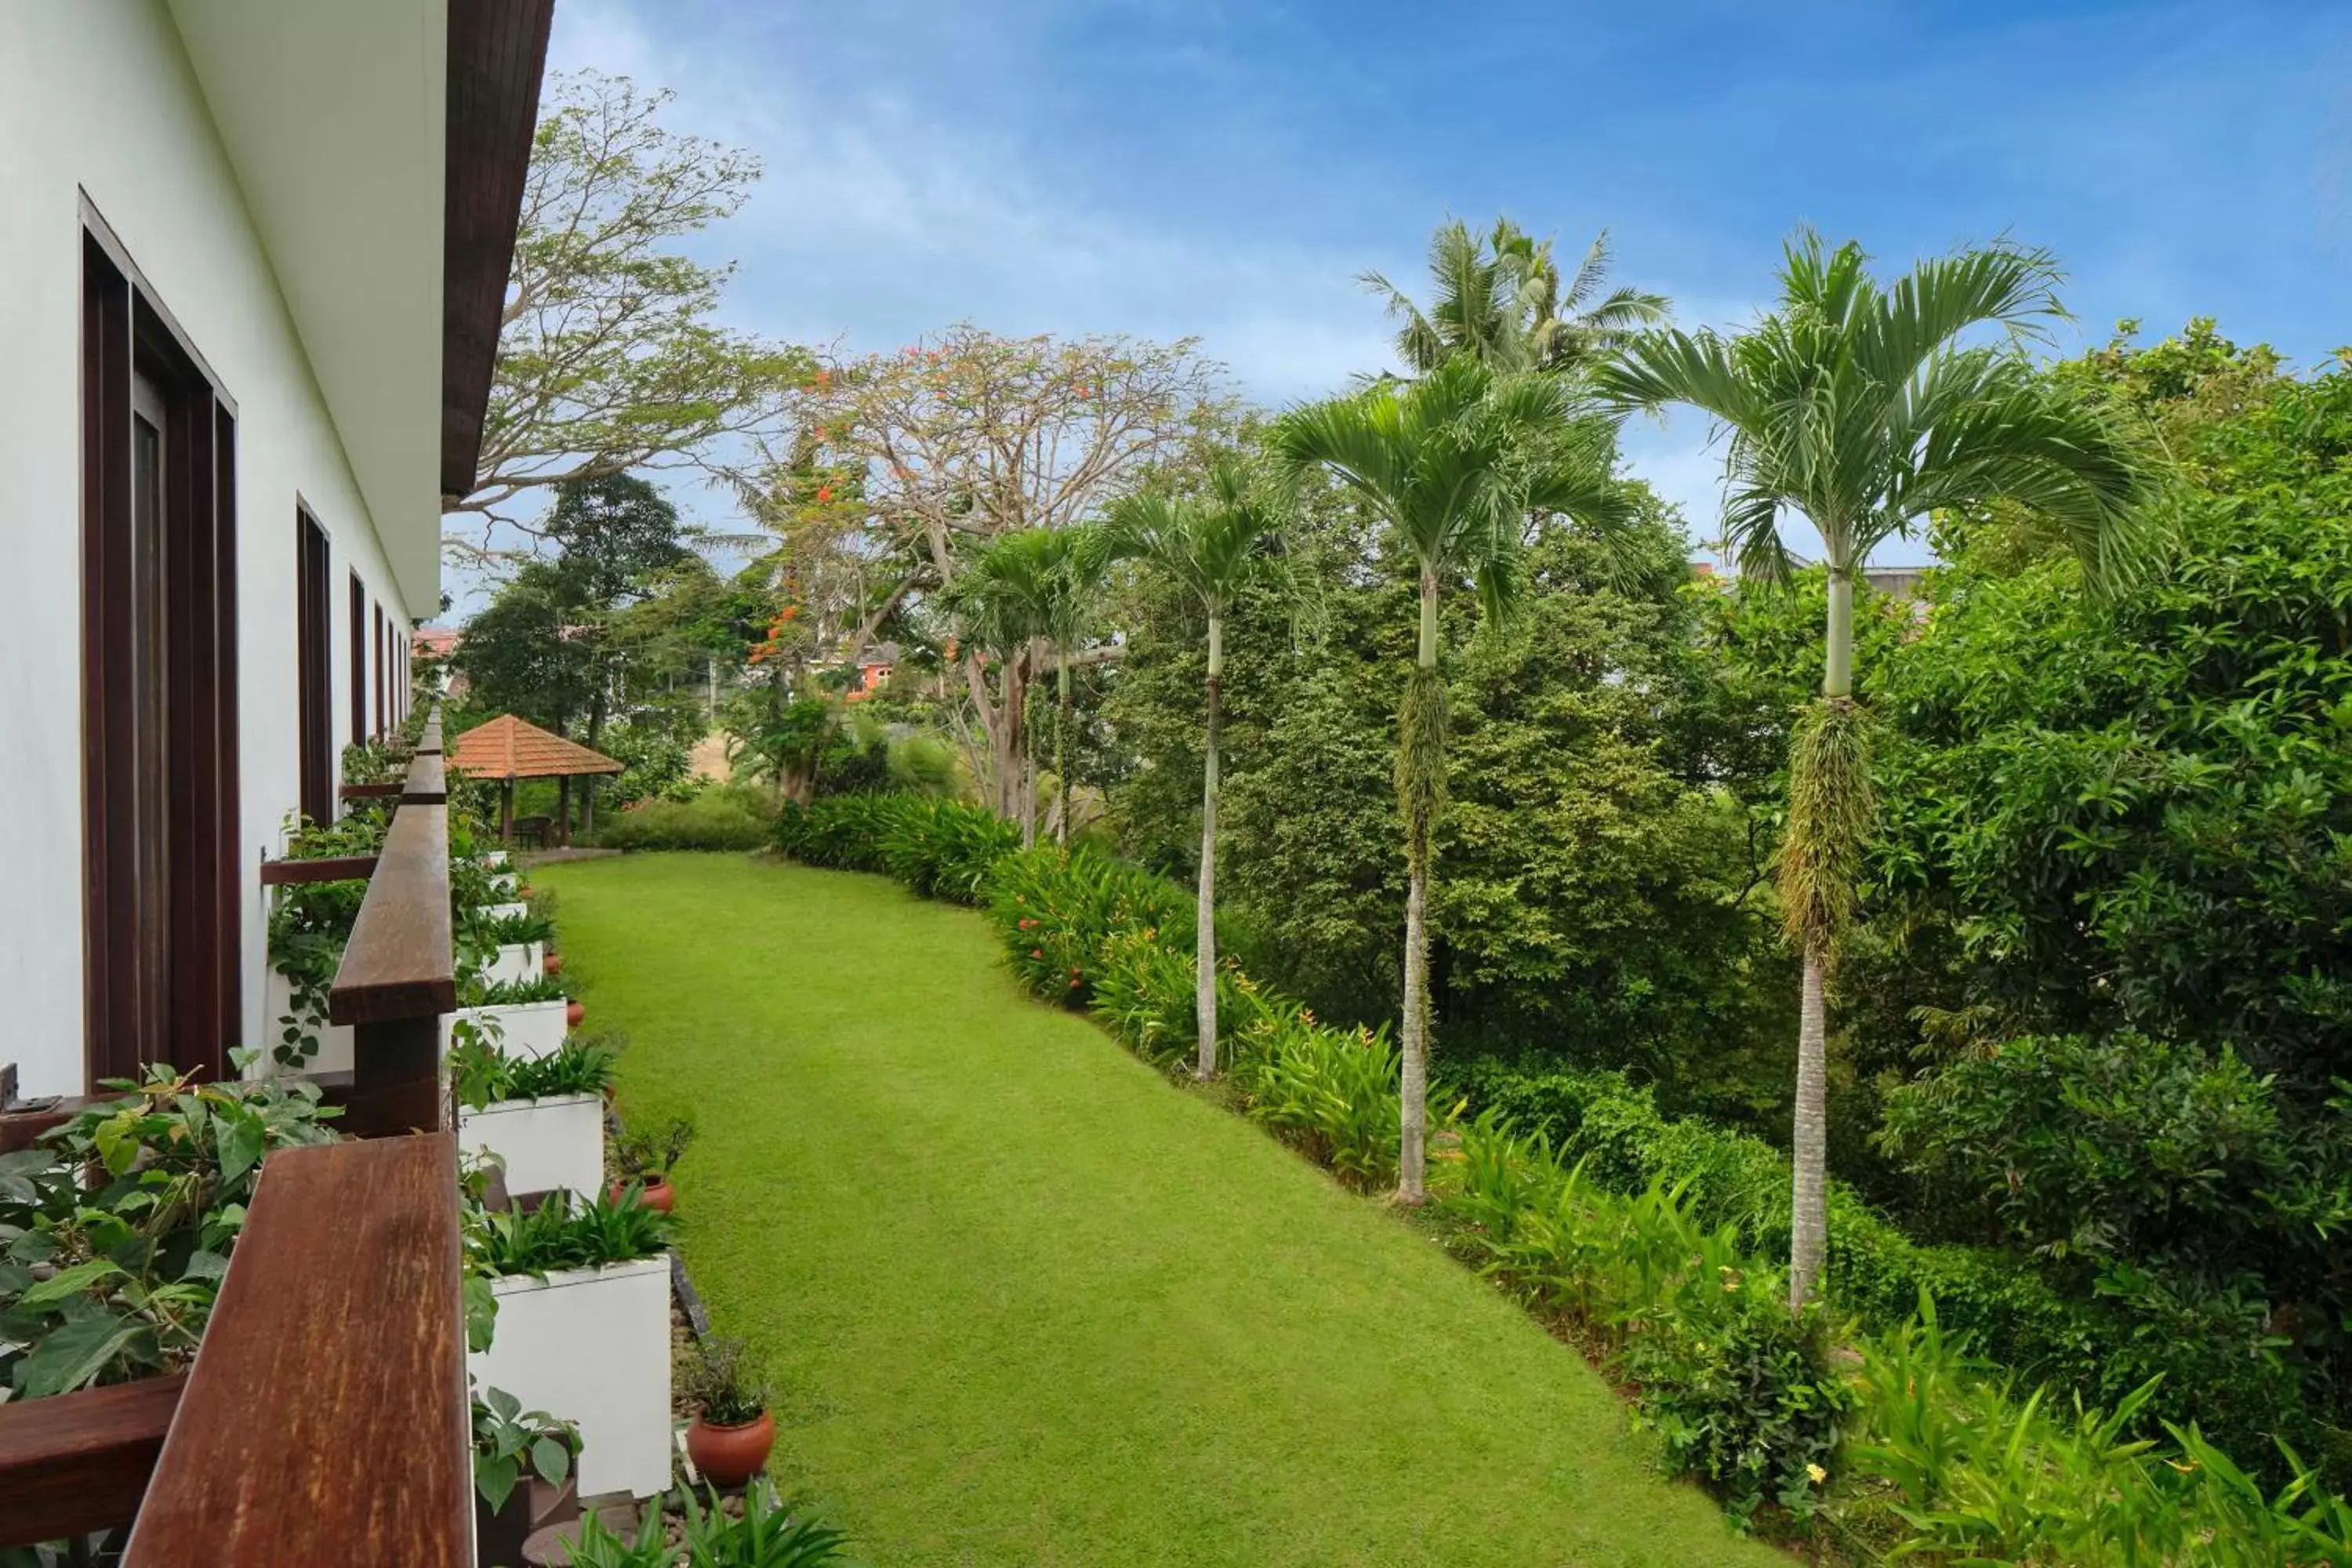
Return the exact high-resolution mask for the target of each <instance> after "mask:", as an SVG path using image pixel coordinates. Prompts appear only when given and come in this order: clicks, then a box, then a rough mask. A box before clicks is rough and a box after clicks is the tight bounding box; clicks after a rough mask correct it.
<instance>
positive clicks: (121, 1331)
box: [16, 1312, 146, 1399]
mask: <svg viewBox="0 0 2352 1568" xmlns="http://www.w3.org/2000/svg"><path fill="white" fill-rule="evenodd" d="M145 1332H146V1330H145V1328H144V1327H143V1326H142V1325H141V1324H140V1323H138V1322H136V1321H132V1320H130V1319H127V1318H114V1317H110V1316H108V1315H107V1314H106V1313H104V1312H89V1313H85V1314H84V1315H82V1316H80V1317H77V1318H73V1319H70V1320H68V1321H67V1322H65V1323H64V1324H63V1325H61V1326H60V1327H58V1329H56V1330H54V1331H51V1332H50V1333H48V1334H47V1335H45V1336H43V1338H42V1340H41V1342H40V1343H39V1344H37V1345H35V1346H34V1347H33V1351H32V1353H31V1354H30V1355H27V1356H26V1358H25V1359H24V1361H23V1362H21V1363H18V1365H17V1368H16V1383H17V1389H18V1392H19V1393H21V1394H23V1395H24V1396H25V1397H26V1398H27V1399H40V1398H45V1397H47V1395H49V1394H69V1393H71V1392H73V1391H74V1390H75V1389H77V1388H82V1387H85V1386H87V1385H88V1384H91V1383H94V1382H96V1381H97V1380H98V1377H99V1375H100V1373H103V1372H104V1371H105V1370H106V1368H107V1365H108V1363H111V1362H112V1361H113V1360H114V1358H115V1357H117V1356H119V1355H121V1354H122V1352H125V1351H127V1350H129V1349H131V1346H132V1345H133V1344H135V1343H137V1342H139V1340H140V1339H141V1338H142V1336H143V1335H144V1334H145Z"/></svg>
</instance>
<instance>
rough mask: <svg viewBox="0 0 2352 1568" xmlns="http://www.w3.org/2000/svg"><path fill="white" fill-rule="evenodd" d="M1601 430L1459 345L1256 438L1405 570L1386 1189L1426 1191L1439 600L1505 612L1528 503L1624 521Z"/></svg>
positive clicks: (1607, 427) (1536, 383) (1539, 385)
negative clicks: (1316, 481) (1353, 503)
mask: <svg viewBox="0 0 2352 1568" xmlns="http://www.w3.org/2000/svg"><path fill="white" fill-rule="evenodd" d="M1615 437H1616V432H1615V426H1614V425H1613V424H1612V422H1611V421H1610V420H1608V419H1606V418H1604V417H1601V416H1598V415H1595V414H1592V413H1591V412H1590V411H1589V410H1587V409H1585V408H1583V407H1581V406H1580V405H1579V404H1578V402H1577V399H1576V388H1575V384H1574V383H1573V382H1572V381H1571V380H1570V378H1567V377H1560V376H1547V375H1530V374H1497V373H1496V372H1495V371H1494V370H1492V369H1490V368H1489V367H1488V366H1487V365H1486V364H1485V363H1481V362H1480V361H1479V360H1477V359H1475V358H1474V357H1472V356H1471V355H1468V354H1459V355H1456V356H1454V358H1452V359H1448V360H1445V361H1444V362H1443V363H1440V364H1439V365H1438V366H1437V367H1436V368H1435V369H1434V370H1432V371H1431V372H1430V373H1429V374H1427V375H1425V376H1423V377H1422V378H1421V379H1420V380H1418V381H1415V382H1410V383H1390V384H1379V385H1375V386H1371V387H1368V388H1366V389H1365V390H1363V391H1362V392H1360V393H1358V394H1356V395H1353V396H1349V397H1341V398H1335V399H1333V400H1331V401H1329V402H1327V403H1320V404H1315V405H1310V406H1307V407H1304V408H1298V409H1294V410H1292V411H1291V412H1290V413H1288V414H1286V415H1284V416H1282V417H1281V418H1280V419H1279V420H1277V421H1276V423H1275V425H1274V426H1273V428H1272V429H1271V430H1270V431H1269V432H1268V435H1267V446H1268V447H1270V448H1271V449H1272V450H1273V451H1274V452H1275V453H1276V455H1278V456H1279V457H1280V458H1283V459H1284V460H1286V462H1288V463H1290V464H1292V465H1293V466H1295V467H1297V468H1313V467H1318V466H1319V467H1322V468H1328V469H1329V470H1330V472H1331V473H1332V474H1334V475H1335V476H1336V477H1337V478H1338V479H1339V480H1340V481H1341V482H1342V483H1343V484H1344V485H1345V486H1347V487H1348V488H1349V489H1351V490H1352V491H1354V492H1355V494H1356V495H1357V496H1358V497H1359V498H1360V500H1362V501H1363V502H1364V504H1365V505H1366V506H1368V507H1369V508H1370V509H1371V510H1373V511H1374V512H1375V513H1377V514H1378V515H1379V516H1380V518H1381V521H1382V522H1383V523H1385V524H1386V525H1387V528H1388V530H1389V531H1390V533H1391V542H1392V543H1393V546H1394V547H1395V549H1396V550H1397V551H1398V552H1400V553H1401V554H1402V555H1403V556H1404V557H1406V558H1407V559H1409V560H1410V561H1411V563H1412V567H1413V570H1414V574H1415V577H1416V583H1417V587H1418V589H1419V594H1418V604H1419V607H1420V637H1419V640H1418V643H1417V645H1416V652H1415V655H1414V660H1413V668H1412V673H1411V675H1410V676H1409V677H1408V678H1407V679H1406V682H1405V689H1404V699H1403V703H1402V708H1401V710H1400V713H1399V721H1398V729H1397V765H1396V783H1397V808H1398V815H1399V816H1400V817H1401V818H1402V822H1403V826H1404V839H1405V863H1406V871H1407V883H1406V893H1405V948H1404V1030H1403V1046H1404V1061H1403V1082H1402V1095H1403V1105H1402V1140H1401V1146H1400V1149H1399V1153H1398V1161H1397V1172H1398V1174H1397V1197H1398V1200H1399V1201H1400V1202H1402V1203H1407V1204H1418V1203H1420V1202H1422V1201H1423V1196H1424V1184H1423V1178H1424V1173H1425V1163H1426V1162H1425V1147H1424V1145H1425V1140H1426V1135H1427V1121H1428V1087H1429V884H1430V871H1431V865H1432V861H1433V847H1434V846H1433V831H1434V828H1435V826H1436V822H1437V817H1438V815H1439V813H1440V812H1441V811H1442V810H1443V808H1444V790H1445V683H1444V679H1443V678H1442V677H1441V676H1440V675H1439V673H1438V668H1437V653H1438V614H1437V612H1438V595H1439V594H1440V593H1441V592H1442V591H1443V589H1444V587H1446V586H1447V585H1449V584H1459V583H1461V582H1462V581H1464V580H1465V579H1467V580H1468V581H1470V582H1471V583H1472V584H1475V588H1476V591H1477V594H1478V599H1479V605H1480V607H1481V609H1482V610H1483V611H1484V613H1485V615H1486V617H1487V619H1488V621H1489V622H1490V623H1492V622H1496V621H1499V620H1502V619H1504V618H1506V617H1507V616H1509V615H1510V614H1511V613H1512V611H1513V610H1514V609H1515V608H1516V607H1517V602H1518V598H1519V594H1520V589H1521V586H1522V576H1521V572H1520V555H1521V552H1522V549H1523V530H1524V528H1525V526H1526V521H1525V520H1526V517H1527V515H1528V513H1529V512H1530V511H1535V512H1564V513H1568V514H1570V515H1571V516H1574V517H1576V518H1578V519H1580V520H1581V521H1585V522H1588V523H1590V524H1591V525H1593V526H1595V527H1597V528H1601V529H1603V530H1607V531H1614V530H1616V529H1617V528H1618V527H1620V526H1621V525H1622V523H1623V522H1624V521H1626V520H1627V517H1628V515H1629V514H1628V508H1627V506H1626V503H1625V499H1624V497H1623V495H1622V492H1621V491H1620V489H1618V488H1617V487H1616V485H1615V484H1614V483H1613V481H1612V478H1611V468H1612V462H1613V460H1614V457H1615V451H1616V438H1615Z"/></svg>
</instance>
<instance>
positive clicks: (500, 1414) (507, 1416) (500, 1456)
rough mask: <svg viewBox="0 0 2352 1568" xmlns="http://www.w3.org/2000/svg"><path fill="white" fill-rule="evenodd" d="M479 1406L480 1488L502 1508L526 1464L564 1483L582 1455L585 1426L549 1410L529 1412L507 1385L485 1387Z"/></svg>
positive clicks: (477, 1456) (548, 1478) (476, 1468)
mask: <svg viewBox="0 0 2352 1568" xmlns="http://www.w3.org/2000/svg"><path fill="white" fill-rule="evenodd" d="M473 1405H474V1489H475V1490H476V1491H478V1492H479V1493H481V1494H482V1500H483V1501H484V1502H486V1503H488V1504H489V1505H490V1511H491V1512H493V1513H496V1512H497V1511H498V1510H500V1509H502V1508H504V1507H506V1505H507V1499H508V1498H509V1497H511V1496H513V1495H514V1489H515V1487H516V1485H517V1483H519V1482H520V1481H521V1480H522V1479H523V1476H524V1473H525V1467H526V1466H528V1467H529V1470H530V1474H532V1475H535V1476H537V1477H538V1478H539V1479H541V1480H542V1481H545V1482H546V1483H547V1484H548V1485H549V1486H551V1487H560V1486H562V1484H563V1483H564V1482H565V1481H566V1480H567V1479H570V1478H571V1475H572V1463H573V1461H575V1460H576V1459H578V1458H579V1457H580V1428H579V1427H577V1426H574V1425H572V1423H571V1422H569V1421H559V1420H557V1419H556V1418H555V1417H554V1416H552V1415H549V1414H548V1413H547V1412H546V1411H544V1410H531V1411H526V1410H524V1409H523V1407H522V1401H520V1400H519V1399H517V1398H516V1397H515V1396H514V1395H513V1394H509V1393H508V1392H506V1390H504V1389H502V1388H492V1389H487V1390H484V1391H483V1392H482V1393H480V1394H477V1395H476V1396H475V1398H474V1402H473Z"/></svg>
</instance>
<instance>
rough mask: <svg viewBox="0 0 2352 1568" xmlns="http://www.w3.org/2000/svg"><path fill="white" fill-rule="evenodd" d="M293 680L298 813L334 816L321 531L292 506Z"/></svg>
mask: <svg viewBox="0 0 2352 1568" xmlns="http://www.w3.org/2000/svg"><path fill="white" fill-rule="evenodd" d="M294 534H295V547H294V572H295V580H294V593H295V605H294V660H295V666H294V679H295V703H296V706H297V709H298V710H299V726H298V727H299V731H300V738H299V741H298V742H297V744H299V746H300V747H301V756H300V763H299V768H298V770H297V771H298V773H299V778H300V784H301V795H300V804H301V808H302V815H303V816H307V817H309V818H310V820H311V821H313V822H320V823H325V822H332V821H334V820H335V709H334V699H333V695H332V693H333V691H334V682H335V671H334V662H335V642H334V626H333V616H334V610H333V605H332V602H331V600H330V599H329V597H328V595H329V593H330V587H329V584H331V583H332V581H333V578H332V576H331V574H330V573H329V567H328V551H327V531H326V530H325V529H323V528H320V526H319V525H318V523H317V521H314V520H313V519H312V518H311V516H310V513H309V512H306V511H304V510H302V509H301V508H300V507H299V506H298V507H296V508H295V509H294Z"/></svg>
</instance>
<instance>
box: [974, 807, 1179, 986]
mask: <svg viewBox="0 0 2352 1568" xmlns="http://www.w3.org/2000/svg"><path fill="white" fill-rule="evenodd" d="M988 913H989V917H990V919H992V920H993V921H995V922H996V928H997V932H998V935H999V937H1000V938H1001V939H1002V940H1003V943H1004V953H1005V958H1006V960H1007V962H1008V963H1010V965H1011V966H1012V969H1013V974H1014V976H1015V977H1016V978H1018V979H1019V980H1020V982H1021V984H1024V986H1026V987H1028V989H1029V991H1030V993H1031V994H1033V995H1035V996H1038V997H1040V998H1042V999H1044V1000H1046V1001H1051V1002H1058V1003H1060V1004H1061V1005H1064V1006H1066V1007H1083V1006H1085V1005H1087V1003H1088V1002H1090V1001H1091V1000H1092V999H1093V996H1094V990H1093V984H1094V980H1095V979H1096V978H1098V977H1099V976H1100V974H1101V973H1102V969H1103V963H1104V955H1105V950H1106V948H1107V947H1108V945H1109V944H1110V942H1112V941H1113V939H1115V938H1118V937H1120V936H1122V935H1124V934H1126V933H1128V932H1130V931H1140V932H1144V933H1147V934H1148V935H1150V936H1151V937H1152V938H1153V939H1154V940H1157V941H1160V942H1162V943H1163V944H1164V945H1166V946H1168V947H1171V948H1172V949H1174V950H1176V951H1178V952H1186V951H1189V950H1190V949H1191V947H1192V921H1193V906H1192V900H1191V899H1189V898H1188V897H1186V895H1185V894H1184V892H1183V890H1182V889H1180V888H1178V887H1177V886H1176V885H1175V884H1174V883H1172V882H1171V881H1169V880H1168V879H1166V878H1164V877H1155V876H1153V875H1152V874H1151V873H1150V872H1149V871H1146V870H1143V869H1142V868H1139V867H1137V866H1132V865H1129V863H1127V862H1126V861H1123V860H1116V859H1113V858H1111V857H1109V856H1108V855H1105V854H1103V853H1101V852H1100V851H1098V850H1096V849H1092V848H1088V847H1084V846H1081V847H1078V848H1076V849H1072V850H1069V851H1066V852H1065V851H1063V850H1060V849H1048V848H1037V849H1024V850H1020V851H1017V852H1015V853H1013V854H1011V855H1007V856H1005V857H1004V858H1002V859H1000V860H998V861H997V862H996V863H995V866H994V868H993V869H992V871H991V872H990V874H989V879H988ZM1186 994H1187V995H1188V996H1189V995H1190V994H1191V992H1190V991H1189V989H1188V990H1187V992H1186Z"/></svg>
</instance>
